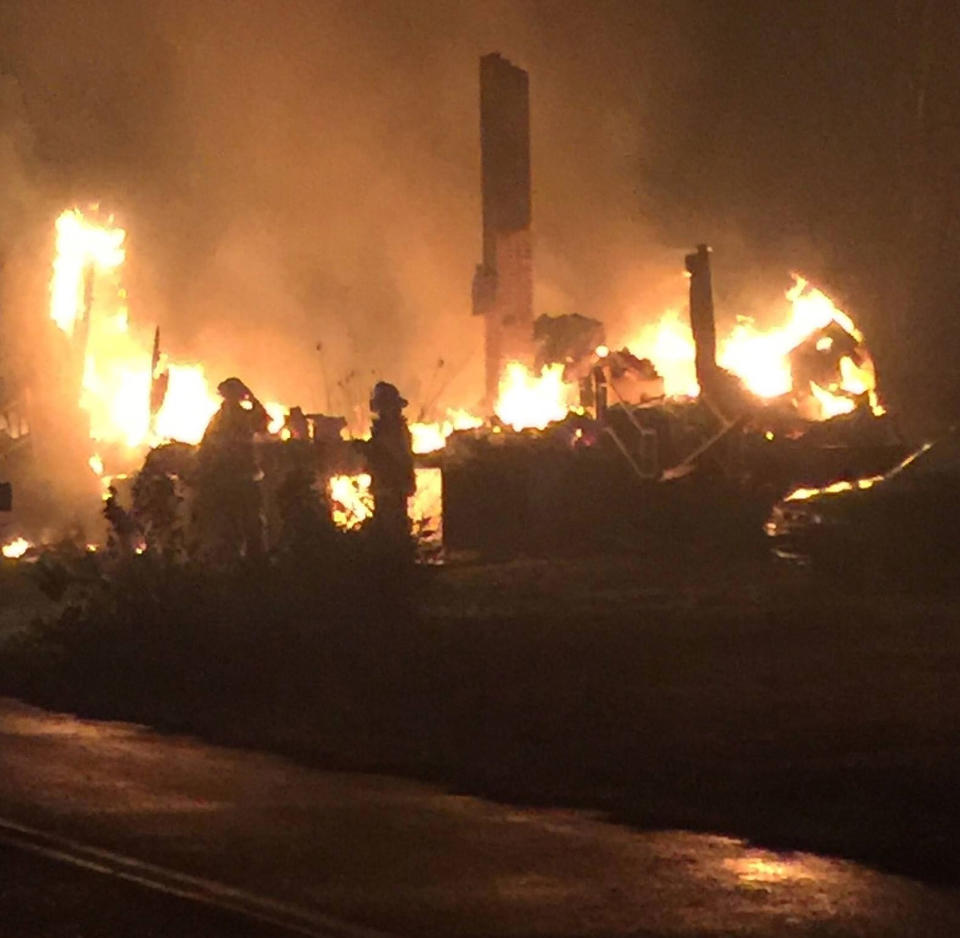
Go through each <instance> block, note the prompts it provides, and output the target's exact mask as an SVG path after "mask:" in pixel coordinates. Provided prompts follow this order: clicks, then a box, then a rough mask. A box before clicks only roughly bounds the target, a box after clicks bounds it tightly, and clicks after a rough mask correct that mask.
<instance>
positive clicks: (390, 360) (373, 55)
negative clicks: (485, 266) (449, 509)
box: [3, 0, 683, 411]
mask: <svg viewBox="0 0 960 938" xmlns="http://www.w3.org/2000/svg"><path fill="white" fill-rule="evenodd" d="M446 6H447V5H443V6H442V8H441V7H439V6H438V5H437V4H434V3H426V2H422V3H407V4H395V3H388V2H367V3H362V4H335V3H314V2H311V3H306V2H272V3H264V2H231V3H215V2H206V3H203V2H201V3H198V2H195V0H168V2H165V3H163V4H147V3H133V2H129V0H126V2H123V0H114V2H94V3H89V4H84V5H83V11H82V12H80V10H79V8H78V7H77V5H76V4H73V3H71V2H69V0H67V2H58V0H50V2H45V3H43V4H32V3H27V2H22V3H12V4H8V6H7V7H6V11H7V13H6V24H5V25H7V26H8V27H9V28H8V29H6V30H4V36H5V39H4V44H5V48H4V50H3V51H4V61H6V63H7V65H6V67H7V69H8V70H11V71H13V72H15V73H16V75H17V76H18V77H19V79H20V81H21V83H22V85H23V87H24V89H25V98H26V101H27V105H28V109H29V117H30V119H31V121H32V123H33V126H34V131H35V133H36V134H37V138H38V142H39V145H38V148H37V155H36V158H37V159H38V160H39V161H41V162H42V163H43V164H44V167H45V171H46V174H47V176H48V177H49V179H50V180H51V181H52V182H51V189H53V190H54V191H56V192H58V193H61V194H62V195H63V197H64V198H65V199H67V200H79V201H81V202H82V201H87V200H91V199H97V200H100V201H101V202H102V203H103V204H104V205H105V206H107V207H109V208H110V209H111V210H113V211H115V212H116V214H117V216H118V220H119V221H120V223H122V224H124V225H125V226H126V227H127V229H128V232H129V240H128V245H129V255H128V256H129V260H128V268H129V270H128V279H129V281H130V283H129V286H130V294H131V308H132V313H133V315H134V317H141V318H143V319H145V320H147V321H156V322H158V323H159V324H160V326H161V332H162V336H163V339H164V344H165V345H166V346H167V348H168V349H169V350H170V351H171V352H172V353H173V354H174V355H175V356H176V357H178V358H186V359H193V360H200V361H203V362H205V363H206V364H207V366H208V370H209V372H210V374H211V377H213V378H215V379H219V378H220V377H223V376H225V375H226V374H229V373H238V374H240V375H241V376H243V377H244V379H245V380H247V381H248V382H249V383H250V384H251V385H252V386H253V387H254V388H255V390H256V391H257V393H258V394H259V395H261V396H262V397H264V398H271V399H278V400H283V401H287V402H290V403H295V402H299V403H301V404H303V405H304V406H306V407H308V408H325V409H330V410H334V411H342V410H344V409H346V408H347V407H348V405H349V404H350V403H352V402H354V401H355V399H356V398H357V397H358V396H360V395H365V394H366V387H367V386H369V385H370V384H371V383H372V382H373V381H374V380H376V379H378V378H385V379H388V380H392V381H395V382H397V383H398V384H399V385H401V387H403V388H404V391H405V393H406V395H407V396H408V397H409V398H410V399H411V400H412V401H414V402H415V403H420V397H421V396H422V395H424V394H426V392H427V388H426V385H428V384H429V383H431V380H433V378H432V376H434V374H435V373H436V372H437V369H438V361H439V360H441V359H442V360H443V362H444V364H443V366H441V374H440V375H439V376H438V377H437V378H436V380H433V383H434V384H437V383H442V384H443V386H444V387H445V388H446V390H445V393H444V397H445V398H446V399H447V402H448V403H451V404H457V405H471V404H473V403H475V401H476V400H477V399H478V398H479V396H480V394H481V377H480V376H481V356H482V340H481V330H480V328H479V323H478V322H477V321H475V320H474V319H473V318H472V317H471V315H470V282H471V277H472V272H473V267H474V265H475V264H476V262H477V261H478V260H479V255H480V201H479V128H478V100H477V99H478V88H477V84H478V77H477V60H478V58H479V56H480V55H481V54H483V53H485V52H488V51H491V50H494V49H497V50H500V51H502V52H503V53H504V54H505V55H507V56H509V57H511V58H512V59H513V60H514V61H516V62H517V64H519V65H521V66H522V67H524V68H527V69H528V70H529V71H530V73H531V88H532V121H533V141H534V143H533V148H534V152H533V160H534V180H535V206H534V217H535V236H536V252H537V253H536V261H537V284H536V305H537V309H538V312H543V311H547V312H552V313H558V312H569V311H577V312H581V313H584V314H586V315H593V316H598V317H600V318H606V319H608V320H609V319H611V318H613V319H616V318H617V316H621V315H625V314H626V312H627V311H628V310H631V309H633V308H635V306H636V304H637V301H638V296H640V295H641V294H642V291H643V289H644V288H645V285H646V283H647V279H648V278H645V277H644V271H649V270H651V269H652V268H654V267H657V266H659V265H661V263H662V261H661V258H660V256H659V255H655V254H654V251H653V249H652V248H653V245H654V244H655V243H656V240H655V238H654V237H653V234H652V233H653V232H654V231H655V229H656V227H657V226H656V221H655V219H652V218H649V217H647V216H646V215H645V214H644V211H643V205H642V197H640V194H639V192H638V179H639V178H640V168H641V167H642V164H643V162H644V160H645V159H648V158H649V153H648V152H647V149H648V140H649V138H650V127H651V126H652V124H653V123H654V121H655V119H656V116H657V104H656V102H655V101H653V100H652V96H651V94H650V90H649V89H650V82H649V79H650V78H651V77H653V76H654V75H655V74H656V72H657V70H660V69H666V68H668V67H669V65H670V63H671V61H676V60H677V59H678V58H679V57H680V56H681V54H682V43H683V37H682V34H681V33H679V32H678V30H677V28H676V26H674V25H672V23H671V21H672V19H673V18H671V17H668V16H665V15H664V13H663V11H661V10H659V6H660V5H658V4H636V5H632V4H623V3H611V2H606V3H598V4H592V5H590V6H589V7H587V6H584V7H583V8H582V9H581V10H580V11H579V12H573V13H571V12H570V11H569V10H566V9H565V5H562V4H559V3H551V2H546V3H544V2H540V3H526V4H524V3H519V4H518V3H507V2H502V3H499V2H492V3H480V2H478V3H474V4H462V5H459V6H457V7H456V8H454V9H446ZM625 37H628V38H629V39H630V40H631V41H630V42H625V41H624V39H625ZM638 45H639V48H640V49H642V52H641V54H639V55H638ZM638 61H639V62H640V63H641V65H640V67H639V70H638V67H637V62H638ZM601 101H602V102H603V103H602V105H600V104H599V102H601ZM672 263H673V264H674V265H677V256H674V258H673V260H672ZM646 288H647V289H648V290H649V288H648V287H646ZM652 312H653V310H651V314H652ZM318 345H319V346H320V349H319V350H318ZM348 375H352V376H353V377H351V378H350V380H349V381H347V380H346V379H347V376H348ZM441 379H442V380H441Z"/></svg>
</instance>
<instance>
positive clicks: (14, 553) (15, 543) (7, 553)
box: [0, 537, 33, 560]
mask: <svg viewBox="0 0 960 938" xmlns="http://www.w3.org/2000/svg"><path fill="white" fill-rule="evenodd" d="M31 547H33V545H32V544H31V543H30V542H29V541H28V540H26V539H25V538H22V537H18V538H16V539H15V540H12V541H10V542H9V543H8V544H4V545H3V547H0V553H2V554H3V556H4V557H8V558H10V559H11V560H15V559H16V558H17V557H22V556H23V555H24V554H25V553H26V552H27V551H28V550H30V548H31Z"/></svg>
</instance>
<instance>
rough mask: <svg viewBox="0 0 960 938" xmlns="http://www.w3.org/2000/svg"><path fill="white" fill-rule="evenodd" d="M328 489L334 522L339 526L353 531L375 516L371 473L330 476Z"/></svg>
mask: <svg viewBox="0 0 960 938" xmlns="http://www.w3.org/2000/svg"><path fill="white" fill-rule="evenodd" d="M327 490H328V492H329V494H330V507H331V514H332V516H333V522H334V524H336V525H337V527H338V528H343V529H344V530H345V531H352V530H353V529H355V528H358V527H360V525H361V524H363V522H364V521H366V520H367V519H368V518H370V517H372V516H373V496H372V495H371V494H370V474H369V473H367V472H361V473H358V474H357V475H335V476H330V479H329V481H328V483H327Z"/></svg>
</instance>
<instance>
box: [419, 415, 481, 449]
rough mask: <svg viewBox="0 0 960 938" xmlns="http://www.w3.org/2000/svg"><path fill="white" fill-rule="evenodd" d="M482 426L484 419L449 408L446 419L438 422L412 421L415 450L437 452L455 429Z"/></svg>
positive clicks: (471, 428) (469, 428) (470, 428)
mask: <svg viewBox="0 0 960 938" xmlns="http://www.w3.org/2000/svg"><path fill="white" fill-rule="evenodd" d="M481 426H483V420H482V419H481V418H480V417H475V416H474V415H473V414H471V413H469V412H468V411H466V410H448V411H447V417H446V419H445V420H443V421H441V422H438V423H412V424H410V436H411V437H412V438H413V451H414V452H415V453H421V454H422V453H433V452H436V451H437V450H439V449H443V447H444V446H445V445H446V442H447V437H448V436H450V434H451V433H453V431H454V430H473V429H475V428H476V427H481Z"/></svg>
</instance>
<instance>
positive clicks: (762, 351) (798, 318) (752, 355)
mask: <svg viewBox="0 0 960 938" xmlns="http://www.w3.org/2000/svg"><path fill="white" fill-rule="evenodd" d="M786 298H787V300H788V301H789V302H790V307H791V308H790V315H789V317H788V319H787V321H786V322H785V323H784V324H783V325H782V326H780V327H779V328H776V329H771V330H768V331H761V330H760V329H758V328H757V327H756V325H755V324H754V322H753V321H752V320H751V319H749V318H741V319H738V321H737V323H736V325H735V326H734V327H733V329H732V330H731V331H730V332H729V333H728V334H727V335H726V336H724V337H722V338H721V339H720V341H719V342H718V350H717V361H718V363H719V364H720V365H721V366H722V367H723V368H726V369H727V370H728V371H730V372H732V373H733V374H735V375H737V376H738V377H739V378H740V379H741V380H742V381H743V383H744V385H745V387H746V388H747V389H748V390H750V391H751V392H753V393H754V394H756V395H757V396H758V397H764V398H771V397H778V396H780V395H783V394H788V393H790V392H791V391H795V390H798V389H795V388H794V386H793V375H792V372H791V367H790V353H791V352H792V351H793V350H794V349H795V348H796V347H797V346H798V345H800V344H801V343H803V342H804V341H805V340H806V339H808V338H809V337H810V336H811V335H813V334H815V333H816V332H817V331H819V330H822V329H824V328H826V327H828V326H830V325H831V324H836V325H837V326H839V327H840V328H841V329H842V330H843V331H844V332H846V333H847V335H849V336H850V338H851V340H853V342H855V343H856V344H857V345H858V346H862V344H863V334H862V333H861V332H860V330H859V329H858V328H857V327H856V325H855V324H854V322H853V320H852V319H851V318H850V317H849V316H848V315H847V314H846V313H845V312H844V311H843V310H841V309H838V308H837V306H836V305H835V304H834V303H833V301H832V300H831V299H830V298H829V297H828V296H827V295H826V294H825V293H823V292H822V291H821V290H818V289H817V288H816V287H814V286H812V285H811V284H810V283H809V282H808V281H807V280H805V279H804V278H803V277H800V276H798V275H794V284H793V286H792V287H791V288H790V289H789V290H788V291H787V294H786ZM628 346H629V348H630V349H631V351H633V352H634V354H637V355H646V356H648V357H649V358H650V359H651V360H652V361H653V362H654V364H655V365H656V367H657V370H658V371H659V372H660V374H661V375H663V378H664V387H665V390H666V393H667V394H668V395H689V396H695V395H696V394H698V393H699V388H698V387H697V381H696V372H695V368H694V360H695V357H696V350H695V347H694V343H693V335H692V333H691V331H690V327H689V325H687V324H686V323H685V322H683V321H682V320H681V318H680V316H679V314H678V313H677V311H676V310H670V311H668V312H667V313H666V314H664V316H663V317H662V318H661V320H660V321H659V322H658V323H656V324H654V325H651V326H648V327H646V328H645V329H644V330H643V331H642V332H641V333H640V335H639V336H637V338H636V339H634V340H633V341H632V342H629V343H628ZM832 347H833V339H832V338H831V337H830V336H821V337H820V338H819V339H818V340H817V342H816V349H817V351H820V352H828V351H830V349H831V348H832ZM799 390H804V391H806V390H807V389H799ZM809 393H810V405H811V406H809V407H808V408H807V410H808V411H809V413H810V416H811V417H814V418H815V419H820V420H825V419H827V418H829V417H833V416H836V415H837V414H842V413H850V412H851V411H852V410H853V409H854V408H855V406H856V402H855V400H854V398H855V397H858V396H861V395H863V394H866V395H867V399H868V402H869V404H870V407H871V409H872V410H873V412H874V414H876V415H877V416H879V415H880V414H882V413H883V408H882V407H881V405H880V403H879V400H878V398H877V393H876V374H875V372H874V367H873V363H872V361H871V360H870V358H869V356H868V355H867V354H866V353H865V352H864V354H863V355H862V356H861V360H860V361H859V362H857V361H854V359H853V358H852V357H851V356H849V355H844V356H842V357H841V358H840V359H839V375H838V380H837V381H836V382H834V383H831V384H830V385H829V386H828V387H821V386H820V385H818V384H816V383H815V382H810V386H809Z"/></svg>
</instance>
